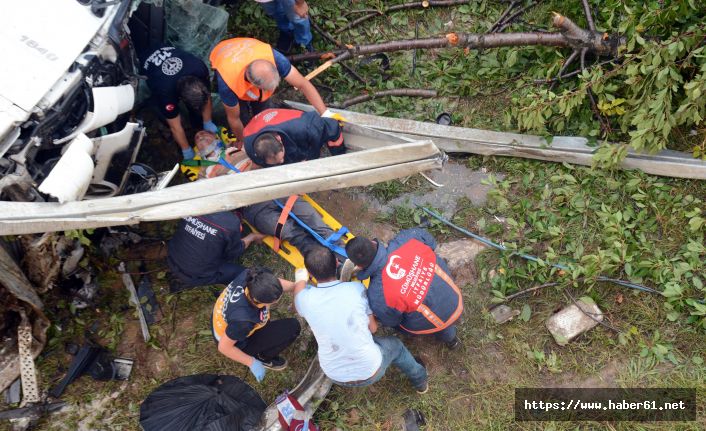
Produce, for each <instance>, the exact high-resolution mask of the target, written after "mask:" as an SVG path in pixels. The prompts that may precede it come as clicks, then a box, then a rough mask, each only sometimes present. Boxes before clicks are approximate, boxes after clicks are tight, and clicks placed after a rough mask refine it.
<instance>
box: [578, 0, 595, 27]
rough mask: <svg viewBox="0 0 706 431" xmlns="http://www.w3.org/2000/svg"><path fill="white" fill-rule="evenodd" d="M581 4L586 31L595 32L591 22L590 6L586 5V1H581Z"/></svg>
mask: <svg viewBox="0 0 706 431" xmlns="http://www.w3.org/2000/svg"><path fill="white" fill-rule="evenodd" d="M581 3H583V13H584V14H585V15H586V22H587V23H588V29H589V30H591V31H596V24H595V23H594V22H593V13H592V12H591V6H590V5H589V4H588V0H581Z"/></svg>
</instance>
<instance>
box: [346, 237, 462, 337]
mask: <svg viewBox="0 0 706 431" xmlns="http://www.w3.org/2000/svg"><path fill="white" fill-rule="evenodd" d="M435 248H436V241H434V238H433V237H432V236H431V234H430V233H429V232H427V231H426V230H424V229H407V230H403V231H401V232H400V233H399V234H398V235H397V236H396V237H395V238H394V239H393V240H392V241H390V244H389V245H388V246H387V247H385V246H384V245H383V244H378V249H377V253H376V255H375V258H374V259H373V262H372V263H371V264H370V265H369V266H368V267H367V268H365V269H363V270H362V271H360V272H359V273H358V279H360V280H364V279H366V278H368V277H370V286H369V287H368V302H369V303H370V308H371V309H372V310H373V313H374V314H375V316H376V317H377V318H378V320H380V323H382V324H383V325H384V326H390V327H398V328H399V329H401V330H404V331H406V332H410V333H412V334H433V333H434V332H439V331H441V330H444V329H446V328H447V327H449V326H450V325H452V324H453V323H454V322H455V321H456V320H457V319H458V317H459V316H460V315H461V313H462V312H463V296H462V294H461V291H460V289H459V288H458V287H457V286H456V284H455V283H454V281H453V280H452V279H451V277H450V275H449V269H448V266H447V265H446V262H444V260H443V259H442V258H441V257H439V256H438V255H437V254H436V253H435V252H434V249H435Z"/></svg>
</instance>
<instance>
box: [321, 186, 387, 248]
mask: <svg viewBox="0 0 706 431" xmlns="http://www.w3.org/2000/svg"><path fill="white" fill-rule="evenodd" d="M312 198H314V200H316V202H317V203H318V204H319V205H321V206H322V207H323V208H324V209H325V210H326V211H327V212H328V213H329V214H331V215H333V216H334V217H335V218H336V220H338V221H339V222H340V223H341V224H342V225H343V226H347V227H348V228H349V229H350V230H351V231H352V232H353V234H354V235H361V236H365V237H368V238H371V239H372V238H378V239H380V240H382V241H384V242H389V241H390V240H391V239H392V238H393V237H394V236H395V234H396V231H395V229H394V227H393V226H391V225H389V224H387V223H380V222H378V221H376V218H377V216H378V211H376V210H374V209H372V208H371V206H370V204H371V201H370V200H367V199H365V198H364V197H363V196H360V195H354V194H352V193H350V192H349V191H346V190H330V191H325V192H318V193H314V194H312Z"/></svg>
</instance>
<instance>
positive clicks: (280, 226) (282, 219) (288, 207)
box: [272, 195, 299, 253]
mask: <svg viewBox="0 0 706 431" xmlns="http://www.w3.org/2000/svg"><path fill="white" fill-rule="evenodd" d="M298 198H299V195H292V196H290V197H288V198H287V202H286V203H285V204H284V207H283V208H282V212H281V213H280V215H279V219H277V226H275V234H274V235H273V236H274V237H275V240H274V244H273V245H272V248H273V249H274V251H275V253H278V252H279V247H280V245H282V230H284V224H285V223H287V218H288V217H289V213H290V212H291V211H292V207H293V206H294V203H295V202H296V201H297V199H298Z"/></svg>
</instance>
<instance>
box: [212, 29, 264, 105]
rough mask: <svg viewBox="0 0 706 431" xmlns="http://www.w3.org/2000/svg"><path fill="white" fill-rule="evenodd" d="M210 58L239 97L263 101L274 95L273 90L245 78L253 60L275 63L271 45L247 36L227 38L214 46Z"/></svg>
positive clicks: (214, 67)
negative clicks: (256, 84)
mask: <svg viewBox="0 0 706 431" xmlns="http://www.w3.org/2000/svg"><path fill="white" fill-rule="evenodd" d="M209 60H210V61H211V67H212V68H213V69H214V70H217V71H218V73H219V74H220V75H221V78H223V81H225V83H226V84H227V85H228V88H230V89H231V90H233V92H234V93H235V95H236V96H238V99H240V100H244V101H247V102H261V101H263V100H267V99H269V98H270V96H272V93H273V92H272V91H265V90H261V89H259V88H257V87H256V86H254V85H253V84H251V83H250V82H248V80H247V79H245V70H246V69H247V67H248V65H249V64H250V63H252V62H253V61H255V60H266V61H269V62H270V63H272V64H273V65H274V64H275V57H274V55H273V54H272V47H271V46H270V45H268V44H266V43H264V42H260V41H259V40H257V39H251V38H247V37H236V38H234V39H226V40H224V41H222V42H220V43H219V44H218V45H216V47H215V48H213V51H211V55H210V56H209Z"/></svg>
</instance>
